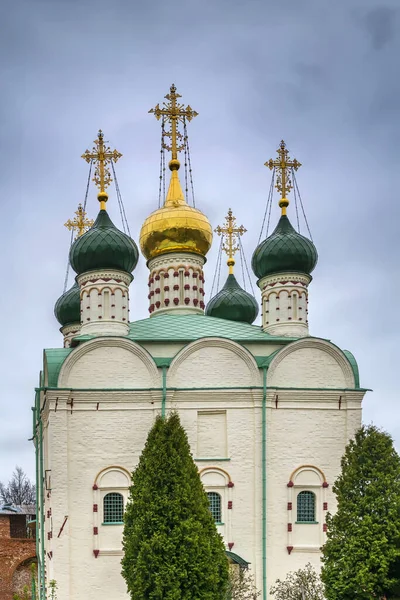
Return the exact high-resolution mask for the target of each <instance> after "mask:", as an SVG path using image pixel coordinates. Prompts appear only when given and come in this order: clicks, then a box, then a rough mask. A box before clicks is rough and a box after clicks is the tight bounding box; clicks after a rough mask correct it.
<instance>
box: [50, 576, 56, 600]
mask: <svg viewBox="0 0 400 600" xmlns="http://www.w3.org/2000/svg"><path fill="white" fill-rule="evenodd" d="M49 592H50V600H57V582H56V580H55V579H51V580H50V581H49Z"/></svg>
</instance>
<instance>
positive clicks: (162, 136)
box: [161, 117, 165, 204]
mask: <svg viewBox="0 0 400 600" xmlns="http://www.w3.org/2000/svg"><path fill="white" fill-rule="evenodd" d="M164 125H165V119H164V117H163V118H162V129H161V131H162V133H161V148H162V170H163V172H162V177H163V204H165V152H164V143H163V142H164Z"/></svg>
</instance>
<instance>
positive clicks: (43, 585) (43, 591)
mask: <svg viewBox="0 0 400 600" xmlns="http://www.w3.org/2000/svg"><path fill="white" fill-rule="evenodd" d="M39 482H40V542H41V559H40V563H41V564H40V571H41V586H40V599H41V600H45V599H46V583H45V568H44V490H43V422H42V416H41V415H40V417H39Z"/></svg>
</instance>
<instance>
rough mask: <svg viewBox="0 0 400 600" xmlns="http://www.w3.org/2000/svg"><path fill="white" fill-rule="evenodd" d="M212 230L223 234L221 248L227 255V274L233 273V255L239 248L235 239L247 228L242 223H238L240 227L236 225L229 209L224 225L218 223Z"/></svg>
mask: <svg viewBox="0 0 400 600" xmlns="http://www.w3.org/2000/svg"><path fill="white" fill-rule="evenodd" d="M214 231H215V233H218V235H223V236H224V239H223V244H222V250H223V251H224V252H226V253H227V255H228V261H227V265H228V267H229V275H233V267H234V265H235V261H234V258H233V256H234V255H235V254H236V252H237V251H238V250H240V246H239V244H238V243H237V240H239V236H241V235H243V234H244V233H246V231H247V229H245V228H244V227H243V225H240V227H238V226H237V225H236V217H234V216H233V215H232V210H231V209H229V210H228V215H227V217H226V218H225V225H223V226H222V227H220V226H219V225H218V227H217V228H216V229H214Z"/></svg>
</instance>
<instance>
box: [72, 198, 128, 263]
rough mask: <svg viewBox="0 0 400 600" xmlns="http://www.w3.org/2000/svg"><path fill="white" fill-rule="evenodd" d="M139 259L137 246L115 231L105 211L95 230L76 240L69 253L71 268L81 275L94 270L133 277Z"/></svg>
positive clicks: (98, 217) (100, 214)
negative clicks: (109, 271) (121, 273)
mask: <svg viewBox="0 0 400 600" xmlns="http://www.w3.org/2000/svg"><path fill="white" fill-rule="evenodd" d="M138 258H139V251H138V249H137V246H136V244H135V242H134V241H133V240H132V239H131V238H130V237H129V235H126V233H123V232H122V231H119V229H117V228H116V227H115V225H114V223H113V222H112V221H111V219H110V217H109V216H108V213H107V211H105V210H100V212H99V214H98V216H97V219H96V221H95V223H94V225H93V227H91V228H90V229H89V231H87V232H86V233H84V234H83V235H82V236H80V237H78V238H77V239H76V240H75V242H74V243H73V244H72V246H71V250H70V253H69V260H70V263H71V267H72V268H73V269H74V271H76V273H78V274H81V273H85V272H87V271H92V270H94V269H118V270H121V271H126V272H127V273H130V272H131V271H133V269H134V268H135V267H136V265H137V262H138Z"/></svg>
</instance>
